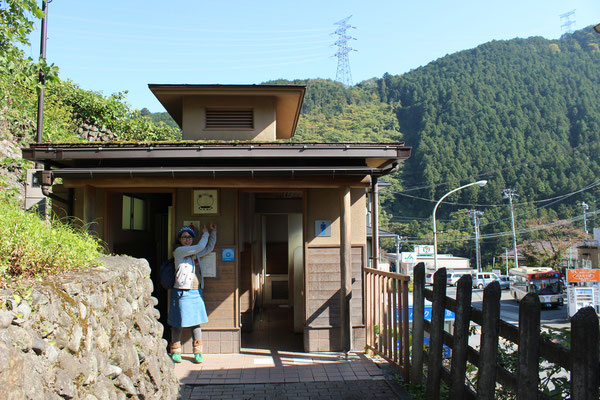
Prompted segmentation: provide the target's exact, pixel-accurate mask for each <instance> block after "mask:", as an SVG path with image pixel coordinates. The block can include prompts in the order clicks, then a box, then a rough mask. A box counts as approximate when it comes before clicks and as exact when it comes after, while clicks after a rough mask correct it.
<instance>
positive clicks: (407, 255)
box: [400, 251, 417, 263]
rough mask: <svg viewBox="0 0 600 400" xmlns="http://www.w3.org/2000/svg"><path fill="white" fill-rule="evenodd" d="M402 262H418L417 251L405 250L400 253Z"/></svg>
mask: <svg viewBox="0 0 600 400" xmlns="http://www.w3.org/2000/svg"><path fill="white" fill-rule="evenodd" d="M400 262H403V263H416V262H417V253H415V252H412V251H411V252H408V251H404V252H402V253H400Z"/></svg>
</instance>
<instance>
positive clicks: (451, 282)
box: [448, 272, 471, 286]
mask: <svg viewBox="0 0 600 400" xmlns="http://www.w3.org/2000/svg"><path fill="white" fill-rule="evenodd" d="M465 275H471V274H470V273H469V272H453V273H451V274H448V286H456V285H457V284H458V280H459V279H460V278H462V277H463V276H465Z"/></svg>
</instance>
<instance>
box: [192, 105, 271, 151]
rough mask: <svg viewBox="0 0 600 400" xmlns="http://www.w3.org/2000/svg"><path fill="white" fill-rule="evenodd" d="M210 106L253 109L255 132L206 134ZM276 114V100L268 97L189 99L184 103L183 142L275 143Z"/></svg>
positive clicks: (250, 130)
mask: <svg viewBox="0 0 600 400" xmlns="http://www.w3.org/2000/svg"><path fill="white" fill-rule="evenodd" d="M207 105H208V106H210V107H211V108H232V109H236V108H237V109H249V108H251V109H253V110H254V129H248V130H236V131H231V130H213V129H211V130H206V129H205V128H204V127H205V116H206V106H207ZM275 110H276V109H275V99H274V98H268V97H267V98H265V97H251V96H236V97H235V98H228V97H220V96H214V97H196V96H187V97H185V98H184V101H183V122H182V128H183V134H182V135H183V139H184V140H256V141H274V140H275V139H276V136H275V128H276V122H275V121H276V115H275V114H276V112H275Z"/></svg>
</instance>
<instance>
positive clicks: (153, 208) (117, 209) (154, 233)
mask: <svg viewBox="0 0 600 400" xmlns="http://www.w3.org/2000/svg"><path fill="white" fill-rule="evenodd" d="M108 196H109V201H108V202H107V204H108V211H107V214H106V215H107V216H108V221H107V222H108V223H107V235H106V238H107V244H108V246H109V249H110V251H111V252H112V253H114V254H123V255H128V256H131V257H136V258H145V259H146V260H147V261H148V263H149V264H150V268H151V275H150V277H151V279H152V283H153V286H154V290H153V292H152V296H154V297H156V298H157V299H158V305H157V306H156V308H157V309H158V310H159V311H160V319H159V321H160V323H162V324H163V326H165V327H166V326H167V307H168V297H167V290H165V289H163V287H162V286H161V284H160V276H159V275H160V274H159V269H160V265H161V264H162V262H163V261H165V260H166V259H168V258H169V257H170V254H169V249H170V246H169V238H170V237H171V235H170V234H171V232H170V231H171V206H172V204H173V193H172V192H170V191H169V192H165V193H154V192H152V193H149V192H135V191H131V192H111V193H109V194H108ZM164 332H165V334H166V335H168V334H169V332H170V330H169V329H165V330H164ZM165 334H164V335H165ZM166 338H167V339H168V337H166Z"/></svg>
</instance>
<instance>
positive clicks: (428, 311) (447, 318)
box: [408, 307, 454, 322]
mask: <svg viewBox="0 0 600 400" xmlns="http://www.w3.org/2000/svg"><path fill="white" fill-rule="evenodd" d="M444 311H445V313H444V320H445V321H454V312H452V311H450V310H444ZM424 314H425V319H426V320H428V321H431V307H425V312H424ZM412 320H413V309H412V307H409V309H408V321H409V322H410V321H412Z"/></svg>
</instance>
